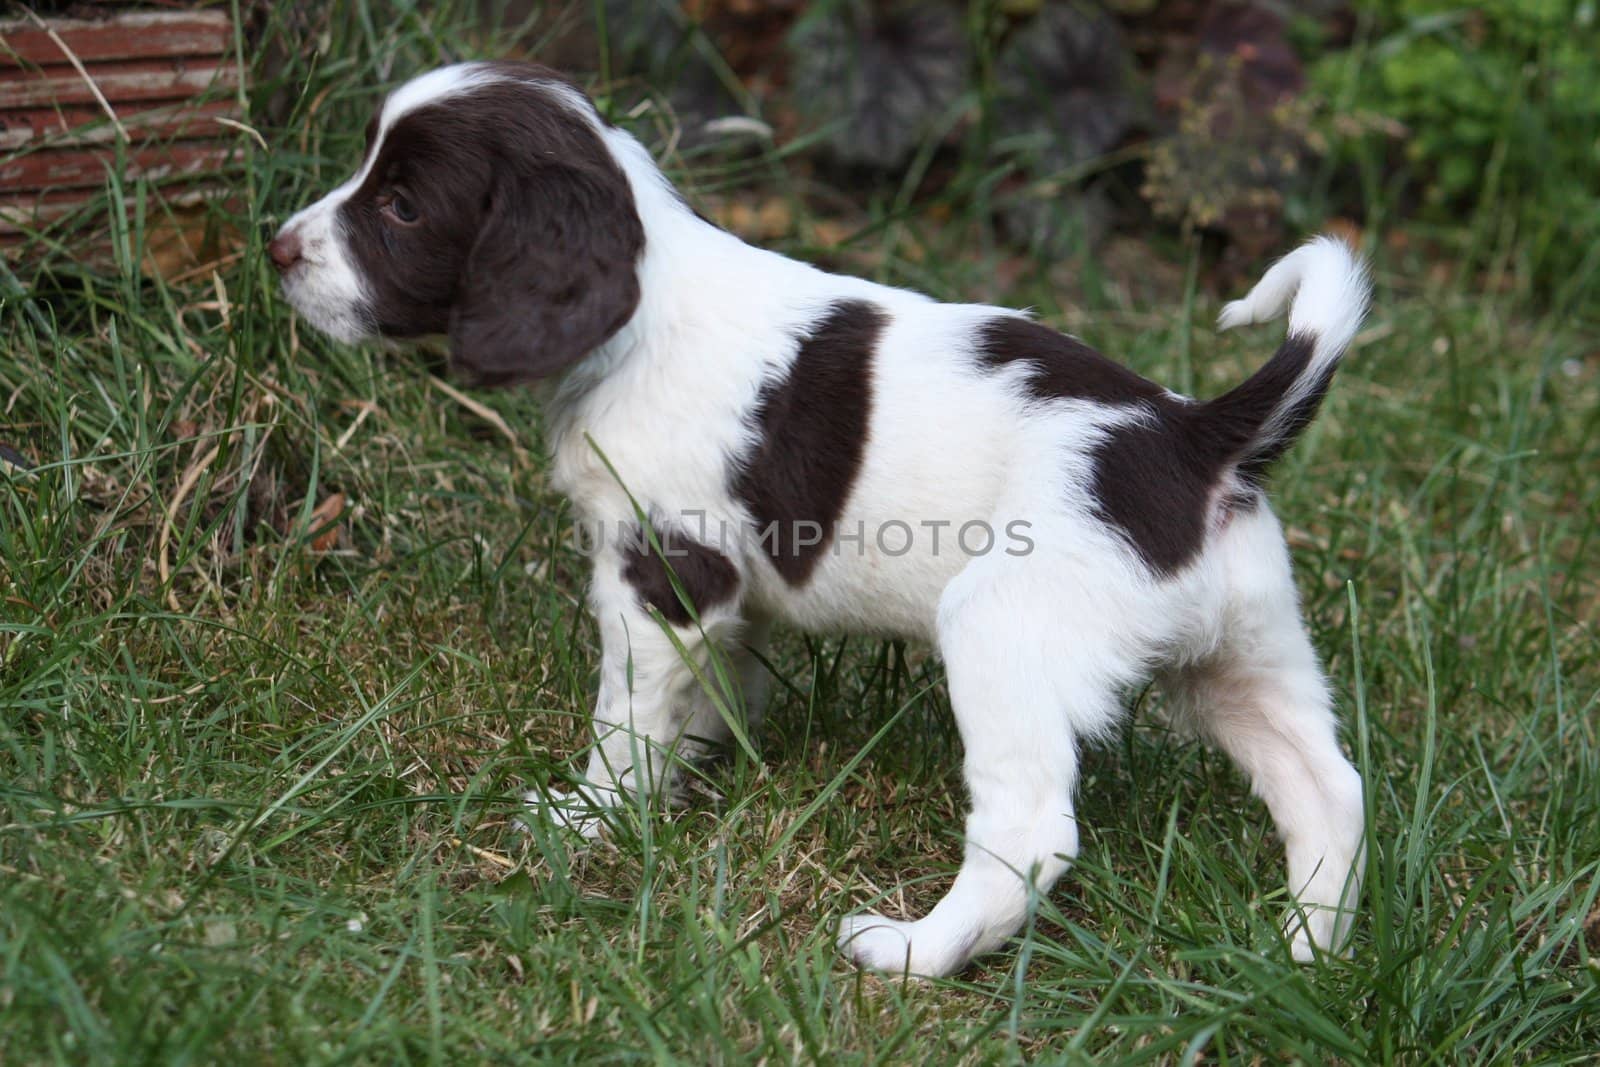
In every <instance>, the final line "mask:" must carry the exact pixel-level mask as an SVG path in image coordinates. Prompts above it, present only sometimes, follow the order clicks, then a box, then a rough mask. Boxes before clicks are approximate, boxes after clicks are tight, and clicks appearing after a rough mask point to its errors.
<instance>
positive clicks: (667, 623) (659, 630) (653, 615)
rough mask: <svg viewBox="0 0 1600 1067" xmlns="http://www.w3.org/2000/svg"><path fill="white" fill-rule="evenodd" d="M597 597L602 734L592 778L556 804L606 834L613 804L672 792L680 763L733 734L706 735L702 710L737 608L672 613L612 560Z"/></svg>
mask: <svg viewBox="0 0 1600 1067" xmlns="http://www.w3.org/2000/svg"><path fill="white" fill-rule="evenodd" d="M591 602H592V604H593V607H594V611H595V616H596V619H597V621H598V623H599V626H600V643H601V650H600V686H599V692H598V694H597V696H596V699H595V707H594V717H593V721H592V726H593V730H594V742H593V745H592V747H591V748H590V750H589V758H588V763H587V767H586V769H585V771H584V781H583V783H582V784H581V785H580V788H579V790H578V791H577V793H576V794H575V795H572V796H569V797H566V798H563V799H562V800H561V803H560V804H559V805H558V808H557V812H556V815H557V817H558V818H559V819H560V820H561V821H562V822H564V823H565V824H566V825H567V826H569V827H571V828H572V829H575V830H577V831H578V832H580V833H582V834H583V835H584V836H585V837H595V836H598V835H599V833H600V830H601V828H602V825H603V821H602V820H603V815H604V813H605V811H606V810H608V809H613V808H617V807H619V806H621V805H622V804H623V803H624V800H625V798H626V797H627V796H628V795H630V794H631V795H640V794H642V795H643V796H644V797H646V798H649V799H654V798H657V797H659V796H661V795H663V794H667V793H671V792H672V791H673V790H674V789H675V788H676V786H677V784H678V781H679V778H680V774H679V768H678V765H679V764H681V763H682V762H684V761H685V760H689V759H693V758H695V757H698V756H700V755H702V754H703V753H704V752H705V751H706V749H707V747H708V741H709V742H714V741H716V740H718V739H719V737H720V736H725V732H724V733H723V734H721V735H714V736H710V737H706V736H701V735H702V734H703V733H705V732H707V730H708V728H709V727H710V726H711V725H713V722H712V717H711V716H708V715H707V714H704V713H701V711H700V709H703V708H706V707H709V705H710V703H711V702H710V699H709V697H708V695H707V694H706V693H704V692H703V691H702V690H703V688H704V686H706V685H707V684H710V683H709V682H708V680H707V679H708V678H709V674H708V672H707V671H706V669H705V664H706V661H707V658H708V656H709V653H710V649H709V648H708V644H709V641H710V640H711V638H710V637H709V636H708V635H709V633H710V632H712V631H714V630H718V629H724V628H726V627H727V624H728V622H729V619H730V616H731V614H732V613H730V612H729V611H728V610H727V609H726V607H723V608H722V610H718V611H715V612H708V613H707V616H704V617H702V618H701V619H700V620H699V621H698V622H695V621H690V620H682V621H675V620H669V619H668V617H667V616H666V615H665V614H664V613H663V612H662V611H661V610H660V607H659V605H656V606H655V610H652V605H651V604H650V603H649V601H648V600H645V599H641V596H640V595H639V593H638V591H637V590H636V589H635V588H633V587H632V586H631V585H630V584H629V582H628V581H627V579H626V578H625V577H624V576H623V575H622V574H621V573H620V572H619V571H618V569H616V568H610V567H606V566H604V565H602V566H601V567H600V568H598V569H597V571H596V575H595V582H594V586H593V590H592V595H591Z"/></svg>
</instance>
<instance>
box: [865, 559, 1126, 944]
mask: <svg viewBox="0 0 1600 1067" xmlns="http://www.w3.org/2000/svg"><path fill="white" fill-rule="evenodd" d="M1105 592H1107V593H1110V592H1112V591H1111V590H1109V589H1107V590H1105ZM1096 608H1108V609H1111V610H1114V598H1113V600H1111V601H1107V600H1106V599H1104V598H1102V597H1100V596H1096V595H1094V591H1093V590H1092V589H1090V588H1089V587H1088V584H1087V583H1078V582H1070V581H1063V580H1062V574H1061V570H1060V568H1059V567H1058V565H1057V563H1056V562H1052V561H1047V560H1045V559H1043V558H1041V557H1040V556H1034V557H1031V558H1018V559H1006V558H1003V557H1001V558H996V557H993V556H989V557H983V558H980V559H976V560H974V561H973V562H972V563H971V564H969V565H968V567H967V569H966V570H964V571H963V572H962V573H961V574H960V575H958V576H957V577H956V579H955V580H954V581H953V582H952V583H951V584H950V587H949V588H948V589H946V591H945V593H944V596H943V598H942V599H941V601H940V611H939V644H940V649H941V652H942V654H943V656H944V660H945V664H946V668H947V672H948V675H949V682H950V699H951V703H952V705H953V706H954V709H955V716H956V721H957V725H958V727H959V728H960V732H961V740H962V744H963V745H964V747H965V750H966V755H965V764H964V770H965V776H966V783H967V789H968V791H969V793H970V797H971V804H972V808H971V813H970V815H969V816H968V818H967V824H966V843H965V852H964V856H963V860H962V864H961V870H960V872H959V873H958V874H957V876H956V880H955V884H954V885H953V886H952V887H951V889H950V892H949V893H948V894H947V895H946V896H945V897H944V899H942V900H941V901H939V903H938V904H937V905H936V906H935V907H934V909H933V910H932V911H931V912H930V913H929V914H928V915H927V916H925V917H924V918H921V919H918V920H916V921H914V922H904V921H896V920H893V919H887V918H884V917H882V916H880V915H874V914H863V915H857V916H852V917H850V918H848V919H846V920H845V921H844V923H843V924H842V926H841V929H840V931H839V946H840V948H841V949H842V950H843V951H844V952H845V953H846V954H848V955H849V956H850V957H852V958H853V959H854V960H855V961H856V962H857V963H859V964H860V965H861V966H863V967H869V968H872V969H875V970H880V971H886V972H891V973H900V972H905V973H911V974H920V975H946V974H952V973H954V972H956V971H958V970H960V969H961V968H962V967H963V966H965V965H966V963H967V962H968V961H969V960H970V959H971V958H972V957H974V956H976V955H978V954H980V953H984V952H988V951H991V950H993V949H995V948H998V947H999V946H1000V945H1001V944H1003V943H1004V942H1005V941H1006V939H1007V938H1009V937H1011V936H1012V935H1013V934H1015V933H1016V932H1017V931H1018V929H1020V928H1021V926H1022V924H1023V922H1024V920H1025V919H1026V917H1027V911H1028V907H1029V904H1030V901H1031V900H1032V899H1033V898H1034V894H1035V893H1039V892H1045V891H1048V890H1049V888H1050V887H1051V885H1053V884H1054V883H1055V881H1056V879H1057V878H1059V877H1060V876H1061V874H1062V873H1063V872H1064V871H1066V869H1067V867H1068V865H1069V864H1070V863H1071V861H1072V859H1073V858H1074V857H1075V856H1076V855H1077V851H1078V825H1077V821H1076V815H1075V813H1074V808H1073V792H1074V789H1075V787H1076V785H1077V778H1078V751H1077V747H1078V740H1079V738H1081V737H1084V736H1087V735H1091V734H1101V733H1103V732H1104V731H1106V730H1108V729H1109V728H1110V727H1111V725H1112V724H1113V723H1114V721H1115V720H1116V718H1117V717H1118V715H1119V714H1120V708H1121V700H1120V697H1121V693H1122V688H1123V686H1124V685H1125V684H1126V682H1127V680H1128V679H1129V677H1130V675H1131V672H1132V670H1133V659H1132V658H1130V657H1129V656H1127V655H1126V654H1125V653H1124V651H1123V650H1122V649H1121V648H1119V647H1118V643H1119V642H1122V641H1124V640H1126V638H1127V631H1126V630H1124V629H1122V628H1121V627H1119V626H1118V625H1117V624H1116V621H1115V620H1114V619H1107V618H1105V617H1103V616H1102V615H1101V614H1100V612H1099V611H1097V610H1095V609H1096ZM1075 618H1080V619H1082V625H1074V621H1073V620H1074V619H1075Z"/></svg>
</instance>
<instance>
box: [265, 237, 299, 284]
mask: <svg viewBox="0 0 1600 1067" xmlns="http://www.w3.org/2000/svg"><path fill="white" fill-rule="evenodd" d="M267 258H269V259H271V260H272V265H273V266H274V267H277V268H278V273H280V274H281V273H283V272H284V271H286V270H288V269H289V268H290V267H292V266H294V265H295V264H296V263H298V262H300V237H299V235H297V234H295V233H293V232H291V231H289V230H285V231H283V232H282V233H280V234H278V236H276V237H274V238H273V239H272V241H271V243H269V244H268V245H267Z"/></svg>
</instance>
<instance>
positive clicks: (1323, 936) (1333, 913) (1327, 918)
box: [1284, 905, 1350, 963]
mask: <svg viewBox="0 0 1600 1067" xmlns="http://www.w3.org/2000/svg"><path fill="white" fill-rule="evenodd" d="M1284 933H1285V934H1286V935H1287V936H1288V938H1289V956H1290V958H1292V959H1293V960H1294V961H1295V962H1296V963H1312V962H1315V961H1316V960H1317V958H1318V957H1319V956H1320V957H1329V956H1333V957H1346V956H1349V955H1350V931H1349V922H1348V920H1347V921H1346V922H1344V923H1341V922H1340V921H1339V910H1338V909H1337V908H1334V907H1332V906H1329V905H1322V906H1320V907H1319V906H1317V905H1308V906H1307V907H1306V910H1305V912H1304V914H1302V913H1300V912H1296V913H1294V914H1292V915H1290V916H1289V918H1288V919H1287V920H1285V922H1284Z"/></svg>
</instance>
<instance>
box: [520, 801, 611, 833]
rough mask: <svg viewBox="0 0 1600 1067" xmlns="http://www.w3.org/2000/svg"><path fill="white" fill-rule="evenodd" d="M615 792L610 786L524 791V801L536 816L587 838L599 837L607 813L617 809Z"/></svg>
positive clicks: (604, 826) (603, 827)
mask: <svg viewBox="0 0 1600 1067" xmlns="http://www.w3.org/2000/svg"><path fill="white" fill-rule="evenodd" d="M614 797H615V794H614V793H612V792H611V791H610V790H605V791H603V792H602V791H600V790H596V791H594V792H593V793H592V794H591V793H589V792H587V791H578V792H572V793H548V794H547V793H536V792H528V793H524V794H522V801H523V803H524V804H526V805H528V807H529V808H530V809H531V814H533V815H534V817H536V818H539V819H541V821H543V822H548V823H554V824H555V825H556V826H559V827H562V828H563V829H566V830H570V831H572V832H573V833H575V834H577V835H578V836H579V837H581V838H583V839H584V840H585V841H598V840H599V839H600V835H601V833H602V832H603V831H604V830H605V828H606V821H605V817H606V813H607V812H609V811H611V810H614V809H615V807H616V804H615V803H614V802H612V801H613V799H614Z"/></svg>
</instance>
